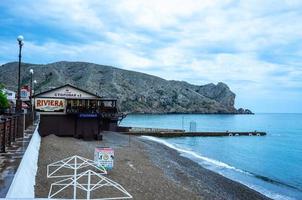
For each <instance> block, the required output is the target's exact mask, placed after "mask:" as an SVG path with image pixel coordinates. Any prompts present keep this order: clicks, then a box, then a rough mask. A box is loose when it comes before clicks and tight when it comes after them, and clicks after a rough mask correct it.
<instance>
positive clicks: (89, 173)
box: [87, 170, 91, 199]
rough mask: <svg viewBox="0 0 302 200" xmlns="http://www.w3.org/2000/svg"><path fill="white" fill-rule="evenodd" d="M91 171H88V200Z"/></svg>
mask: <svg viewBox="0 0 302 200" xmlns="http://www.w3.org/2000/svg"><path fill="white" fill-rule="evenodd" d="M90 175H91V172H90V170H89V171H88V182H87V199H90Z"/></svg>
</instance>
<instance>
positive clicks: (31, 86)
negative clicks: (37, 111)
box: [29, 69, 34, 113]
mask: <svg viewBox="0 0 302 200" xmlns="http://www.w3.org/2000/svg"><path fill="white" fill-rule="evenodd" d="M29 73H30V93H29V101H30V106H31V112H32V113H33V111H34V107H33V102H32V97H33V75H34V70H33V69H30V70H29Z"/></svg>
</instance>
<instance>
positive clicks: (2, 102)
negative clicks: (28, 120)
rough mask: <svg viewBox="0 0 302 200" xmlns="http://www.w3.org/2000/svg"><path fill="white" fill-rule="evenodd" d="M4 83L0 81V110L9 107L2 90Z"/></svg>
mask: <svg viewBox="0 0 302 200" xmlns="http://www.w3.org/2000/svg"><path fill="white" fill-rule="evenodd" d="M3 88H4V85H3V84H2V83H0V110H3V109H6V108H8V107H9V102H8V100H7V97H6V94H4V92H3Z"/></svg>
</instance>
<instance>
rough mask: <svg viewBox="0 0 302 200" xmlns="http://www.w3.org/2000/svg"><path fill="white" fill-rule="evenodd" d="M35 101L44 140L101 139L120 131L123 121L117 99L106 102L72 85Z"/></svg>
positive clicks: (41, 95)
mask: <svg viewBox="0 0 302 200" xmlns="http://www.w3.org/2000/svg"><path fill="white" fill-rule="evenodd" d="M34 98H35V111H36V112H37V113H38V114H40V125H39V133H40V135H41V136H46V135H50V134H55V135H57V136H71V137H76V138H84V139H100V138H101V135H100V133H101V132H102V131H116V130H117V128H118V121H119V120H121V119H122V117H123V116H122V114H120V113H118V110H117V105H116V102H117V99H111V98H110V99H109V98H102V97H100V96H98V95H96V94H93V93H90V92H88V91H85V90H82V89H80V88H77V87H74V86H72V85H69V84H67V85H64V86H61V87H58V88H54V89H52V90H49V91H46V92H42V93H40V94H37V95H35V96H34Z"/></svg>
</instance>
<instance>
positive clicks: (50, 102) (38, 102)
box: [35, 98, 65, 112]
mask: <svg viewBox="0 0 302 200" xmlns="http://www.w3.org/2000/svg"><path fill="white" fill-rule="evenodd" d="M35 109H36V111H37V112H64V109H65V99H47V98H37V99H35Z"/></svg>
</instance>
